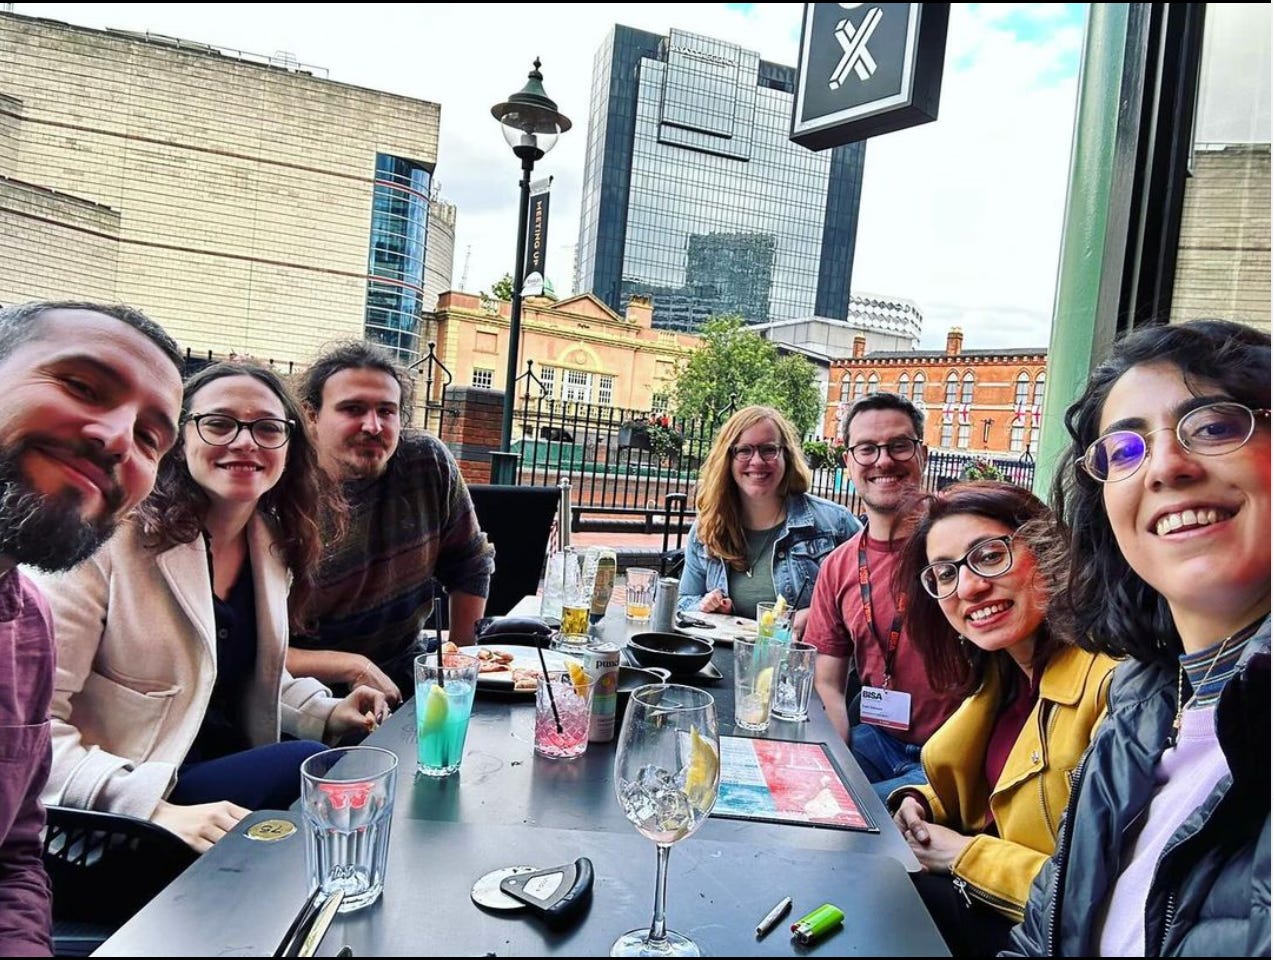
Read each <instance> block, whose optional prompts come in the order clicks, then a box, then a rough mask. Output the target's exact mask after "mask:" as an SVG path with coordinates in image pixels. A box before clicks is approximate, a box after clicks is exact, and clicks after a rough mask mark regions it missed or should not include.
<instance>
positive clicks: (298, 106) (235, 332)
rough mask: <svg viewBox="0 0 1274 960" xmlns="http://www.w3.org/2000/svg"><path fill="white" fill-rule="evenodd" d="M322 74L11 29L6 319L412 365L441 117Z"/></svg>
mask: <svg viewBox="0 0 1274 960" xmlns="http://www.w3.org/2000/svg"><path fill="white" fill-rule="evenodd" d="M323 73H324V71H322V70H320V69H318V68H309V67H305V66H303V65H298V64H296V63H295V62H290V63H282V64H280V63H276V62H270V61H268V60H265V59H263V58H252V57H250V56H248V55H246V54H242V53H238V52H234V51H223V50H217V49H213V48H211V47H207V46H204V45H202V44H197V43H191V42H188V41H183V40H174V39H171V38H162V37H154V36H148V35H136V34H131V33H124V32H118V31H102V30H90V29H85V28H81V27H75V26H69V25H67V24H63V23H56V22H53V21H48V20H35V19H30V18H26V17H21V16H16V15H12V14H0V303H5V304H7V303H14V302H19V301H23V300H28V299H33V298H71V297H74V298H102V299H108V300H118V301H122V302H126V303H130V304H132V305H135V306H137V307H140V308H141V309H143V310H144V311H146V312H147V313H148V314H150V315H151V316H153V317H154V318H155V319H157V320H159V321H160V322H161V323H163V324H164V326H165V327H166V328H167V329H168V330H169V331H170V332H171V333H172V334H173V336H175V337H176V338H177V340H178V341H179V342H180V343H181V344H182V345H183V346H186V347H189V348H191V349H192V350H194V351H196V352H199V353H204V352H206V351H209V350H211V351H212V352H213V353H215V354H218V355H221V354H228V353H230V352H232V351H234V352H239V353H245V352H246V353H249V354H252V355H255V356H258V357H260V358H263V359H265V358H272V359H274V360H276V361H288V360H293V361H305V360H307V359H309V358H310V357H311V356H312V355H313V353H314V352H315V351H316V349H317V348H318V347H319V346H320V345H321V344H323V343H324V342H326V341H329V340H331V339H333V338H337V337H351V336H354V337H357V336H363V335H364V332H365V330H366V331H367V333H368V335H369V336H371V337H373V338H375V339H378V340H380V341H382V342H386V343H389V344H390V345H391V346H393V347H395V348H397V349H398V350H399V352H400V355H401V356H403V357H404V358H405V359H409V360H410V359H414V357H415V355H416V350H415V348H416V335H417V333H418V324H419V321H420V316H421V313H422V307H421V304H422V302H423V290H424V252H425V249H424V248H425V239H424V238H425V225H426V223H427V220H428V214H427V211H428V198H429V181H430V179H431V177H432V173H433V169H434V165H435V163H436V159H437V147H438V116H439V107H438V105H437V104H435V103H428V102H424V101H419V100H413V99H410V98H407V97H402V96H396V95H392V94H387V93H381V92H377V91H374V90H366V89H362V88H359V87H354V86H350V85H348V84H342V83H336V82H332V81H330V80H328V79H326V78H325V77H324V76H323ZM374 199H375V207H376V216H375V217H374V215H373V202H374ZM422 208H423V210H424V211H425V212H424V213H423V214H422V213H421V209H422ZM404 238H406V241H407V242H404ZM417 239H418V241H419V242H418V243H417V242H416V241H417ZM404 250H406V253H404V252H403V251H404ZM417 260H418V261H419V262H418V264H417V263H416V261H417ZM417 268H418V269H417ZM378 277H383V278H385V281H386V282H380V281H378V279H377V278H378Z"/></svg>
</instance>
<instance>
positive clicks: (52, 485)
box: [0, 303, 181, 956]
mask: <svg viewBox="0 0 1274 960" xmlns="http://www.w3.org/2000/svg"><path fill="white" fill-rule="evenodd" d="M0 383H3V384H4V392H3V394H2V395H0V729H3V731H4V733H3V739H4V743H3V747H4V753H5V758H6V762H5V763H2V764H0V955H3V956H39V955H45V956H47V955H48V954H49V953H50V950H51V946H52V944H51V941H50V936H49V930H50V912H49V882H48V877H47V876H46V875H45V872H44V867H43V864H42V861H41V851H42V846H41V841H40V833H41V831H42V829H43V827H44V808H43V807H42V806H41V805H40V800H39V798H40V791H41V790H42V789H43V787H44V784H45V781H46V780H47V779H48V774H49V762H50V756H51V754H50V735H51V734H50V724H49V703H50V700H51V698H52V695H53V670H54V665H53V633H52V622H53V621H52V616H51V614H50V613H49V608H48V604H47V603H46V602H45V600H44V598H43V597H42V596H40V593H39V591H38V590H36V588H35V586H34V585H33V584H32V583H31V582H30V581H29V580H28V579H27V578H26V577H25V576H23V574H22V573H21V572H20V571H19V570H18V569H17V567H18V564H29V565H31V566H34V567H38V568H40V569H43V570H66V569H69V568H71V567H73V566H75V565H76V564H78V563H79V562H80V561H81V560H83V559H84V558H85V557H87V556H88V555H89V554H91V553H92V552H93V551H94V550H95V549H96V548H97V547H98V546H99V545H100V544H102V543H104V542H105V541H106V540H107V538H109V537H110V535H111V533H112V532H113V531H114V529H115V525H116V524H117V522H118V521H119V520H120V518H122V517H123V516H124V515H125V514H126V513H128V511H130V510H132V509H133V507H135V506H136V505H137V504H138V503H139V502H140V501H141V500H142V499H143V498H145V496H146V495H147V494H148V493H150V490H151V487H152V486H153V485H154V483H155V473H156V470H157V469H158V466H159V461H160V459H161V458H162V457H163V455H164V454H165V453H166V452H167V451H168V450H169V449H170V448H171V447H172V445H173V443H174V442H175V441H176V438H177V414H178V411H179V410H180V409H181V354H180V353H179V352H178V350H177V345H176V344H175V343H174V342H173V341H172V339H171V338H170V337H169V336H168V335H167V334H166V333H164V331H163V330H162V329H161V328H160V327H159V326H158V325H157V324H155V323H154V322H152V321H151V320H149V319H147V318H146V317H145V316H143V315H142V314H140V313H138V312H137V311H135V310H130V309H128V308H126V307H111V306H100V305H97V304H90V303H28V304H24V305H21V306H17V307H10V308H8V309H6V310H0Z"/></svg>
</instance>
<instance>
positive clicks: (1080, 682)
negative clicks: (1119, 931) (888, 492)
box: [889, 481, 1116, 956]
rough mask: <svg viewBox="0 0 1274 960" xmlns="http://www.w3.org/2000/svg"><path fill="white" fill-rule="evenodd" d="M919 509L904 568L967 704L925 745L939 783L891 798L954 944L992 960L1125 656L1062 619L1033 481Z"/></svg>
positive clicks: (1046, 515)
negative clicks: (1065, 630) (1029, 486)
mask: <svg viewBox="0 0 1274 960" xmlns="http://www.w3.org/2000/svg"><path fill="white" fill-rule="evenodd" d="M907 512H908V514H909V515H911V516H914V517H915V522H916V527H915V529H914V531H913V533H912V535H911V537H910V538H909V539H908V541H907V543H906V545H905V546H904V547H903V550H902V556H901V557H900V560H899V566H898V574H897V576H898V585H897V589H898V590H899V591H903V590H906V592H907V593H908V594H909V595H910V596H912V597H914V599H913V600H912V601H911V603H910V604H909V605H908V606H907V612H906V615H905V617H906V619H905V623H904V626H905V628H906V630H907V635H908V636H909V637H912V638H913V642H914V643H915V646H916V649H917V650H918V651H919V653H920V656H921V658H922V659H923V661H924V665H925V671H926V673H927V675H928V677H929V682H930V683H931V684H932V685H933V688H934V689H935V690H950V691H955V692H957V693H958V694H959V695H962V696H964V697H965V698H966V699H965V701H964V702H963V703H962V704H961V705H960V707H959V708H958V709H957V710H956V712H955V713H954V714H952V715H951V717H950V718H949V719H948V720H947V722H946V723H944V724H943V725H942V726H941V727H939V728H938V730H937V732H936V733H934V734H933V736H932V737H930V738H929V741H928V742H927V743H926V744H925V745H924V747H923V748H922V750H921V752H920V762H921V765H922V766H923V767H924V772H925V777H926V780H927V783H926V784H924V785H921V786H917V787H904V788H902V789H900V790H895V791H894V792H893V793H892V794H891V795H890V797H889V806H890V809H892V810H894V811H895V813H894V822H895V823H896V824H897V825H898V828H899V829H900V830H901V831H902V833H903V836H904V837H906V839H907V843H908V845H909V846H910V847H911V849H912V852H914V853H915V855H916V858H917V859H918V860H919V861H920V865H921V867H922V868H923V869H924V873H922V874H919V875H917V876H916V877H914V878H913V879H914V880H915V882H916V887H917V889H918V890H919V891H920V894H921V896H922V897H923V899H924V901H925V904H926V905H927V906H928V907H929V911H930V913H931V914H932V916H933V918H934V921H935V922H936V923H937V924H938V928H939V930H941V931H942V935H943V937H944V938H945V939H946V941H947V946H948V947H950V948H951V952H952V953H953V954H955V955H956V956H989V955H992V954H994V953H995V952H996V951H997V950H1000V949H1003V948H1004V947H1006V946H1008V943H1009V931H1010V930H1011V929H1012V926H1013V924H1014V923H1016V922H1018V921H1020V920H1021V919H1022V909H1023V907H1024V906H1025V905H1026V898H1027V894H1028V893H1029V891H1030V889H1031V881H1033V880H1034V879H1035V875H1036V874H1037V873H1039V870H1040V867H1042V866H1043V865H1044V862H1045V861H1046V860H1047V859H1048V857H1049V855H1051V854H1052V852H1053V848H1054V846H1055V845H1056V843H1057V830H1058V826H1059V824H1060V823H1061V819H1062V813H1063V812H1064V811H1065V809H1066V801H1067V799H1068V797H1069V796H1070V775H1071V772H1072V771H1073V770H1074V769H1075V767H1076V766H1077V765H1078V763H1079V759H1080V757H1081V755H1082V754H1083V752H1084V750H1085V749H1087V747H1088V743H1089V741H1090V739H1091V738H1092V735H1093V731H1094V729H1095V728H1096V727H1097V725H1098V724H1099V723H1101V721H1102V718H1103V717H1104V716H1105V713H1106V693H1107V689H1108V685H1109V682H1110V676H1111V673H1112V671H1113V670H1114V669H1115V663H1116V661H1115V660H1113V659H1112V658H1110V657H1107V656H1103V655H1101V654H1094V653H1088V652H1085V651H1083V650H1080V649H1078V648H1077V647H1074V646H1072V645H1070V644H1068V643H1067V642H1066V641H1065V638H1064V637H1063V636H1062V634H1061V633H1060V631H1059V630H1058V629H1057V628H1056V626H1055V625H1054V624H1052V623H1050V620H1049V600H1050V597H1052V596H1054V595H1055V594H1056V593H1057V592H1058V587H1059V584H1060V583H1061V582H1062V581H1063V580H1064V574H1065V568H1064V562H1065V554H1064V550H1062V549H1059V544H1061V543H1063V542H1064V538H1063V536H1062V531H1061V530H1060V529H1059V528H1058V526H1057V524H1056V522H1055V521H1054V520H1053V515H1052V513H1051V512H1050V511H1049V509H1048V507H1046V506H1045V505H1044V504H1043V503H1042V502H1041V501H1040V500H1039V499H1038V498H1036V497H1035V496H1034V495H1033V494H1032V493H1031V492H1030V491H1029V490H1026V489H1024V488H1022V487H1018V486H1014V485H1012V484H1008V483H997V482H993V481H987V482H979V483H965V484H959V485H957V486H953V487H948V488H947V489H946V490H945V491H943V492H941V493H938V494H927V495H924V496H922V497H920V498H919V499H918V501H917V502H916V503H914V504H913V505H911V506H910V508H909V509H908V511H907ZM917 582H918V583H919V585H920V586H921V587H922V588H923V589H921V590H916V589H914V588H913V587H911V585H912V584H916V583H917Z"/></svg>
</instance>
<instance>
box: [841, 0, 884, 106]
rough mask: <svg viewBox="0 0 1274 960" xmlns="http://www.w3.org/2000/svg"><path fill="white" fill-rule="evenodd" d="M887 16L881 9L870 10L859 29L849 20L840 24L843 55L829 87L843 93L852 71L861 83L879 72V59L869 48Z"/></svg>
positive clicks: (850, 6)
mask: <svg viewBox="0 0 1274 960" xmlns="http://www.w3.org/2000/svg"><path fill="white" fill-rule="evenodd" d="M841 6H842V7H844V8H845V9H846V10H854V9H857V8H858V7H862V6H866V4H862V3H842V4H841ZM884 16H885V13H884V11H883V10H881V9H880V7H872V8H871V9H870V10H868V11H867V15H866V16H865V17H863V22H862V23H861V24H859V25H858V29H857V30H855V29H854V25H853V24H852V23H850V22H849V17H846V18H845V19H844V20H841V21H839V22H838V23H837V24H836V29H835V33H836V42H837V43H839V44H840V45H841V50H842V53H841V58H840V62H839V63H837V64H836V69H835V70H833V71H832V75H831V77H830V78H828V81H827V86H828V87H829V88H831V89H832V90H839V89H840V88H841V86H842V85H843V84H844V83H845V81H846V80H848V79H849V71H850V70H853V71H854V73H856V74H858V79H859V80H867V79H870V77H871V75H872V74H873V73H875V72H876V58H875V57H873V56H872V55H871V51H870V50H868V49H867V41H868V40H870V39H871V35H872V34H873V33H875V32H876V28H877V27H879V26H880V21H881V20H883V19H884Z"/></svg>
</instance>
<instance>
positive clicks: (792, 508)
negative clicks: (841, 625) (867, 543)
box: [677, 493, 862, 610]
mask: <svg viewBox="0 0 1274 960" xmlns="http://www.w3.org/2000/svg"><path fill="white" fill-rule="evenodd" d="M698 527H699V523H698V521H695V524H694V526H692V527H691V528H690V538H689V540H687V542H686V566H685V569H684V570H683V571H682V574H681V586H680V596H679V597H678V599H677V609H678V610H697V609H698V607H699V601H700V600H702V599H703V598H704V596H705V595H706V594H708V593H711V592H712V591H713V590H720V591H721V592H722V593H728V592H729V588H728V586H727V581H726V565H725V563H723V562H722V561H721V560H720V559H719V558H717V557H714V556H711V555H710V554H709V553H708V548H707V547H705V546H704V545H703V543H702V542H701V541H700V540H699V536H698ZM861 529H862V524H861V523H859V522H858V518H857V517H855V516H854V515H853V514H852V513H850V512H849V511H848V510H847V509H845V508H844V507H842V506H841V505H840V504H838V503H832V502H831V501H830V500H824V499H823V498H822V497H815V496H811V495H810V494H808V493H797V494H793V495H792V496H790V497H788V498H787V519H786V520H785V521H784V522H783V530H782V532H781V533H780V534H779V537H778V539H777V540H775V541H774V553H773V555H772V563H773V568H774V593H775V595H776V596H783V597H786V598H787V602H788V604H789V605H790V606H791V607H792V609H793V610H802V609H804V608H805V607H808V606H809V605H810V600H811V599H812V598H813V596H814V581H815V580H816V579H817V578H818V568H819V567H820V566H821V565H822V563H823V558H824V557H826V556H827V555H828V554H829V553H831V552H832V551H833V550H835V549H836V548H837V547H838V546H840V545H841V544H842V543H844V542H845V541H846V540H848V539H849V538H850V537H852V536H853V535H854V534H856V533H857V532H858V531H859V530H861Z"/></svg>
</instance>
